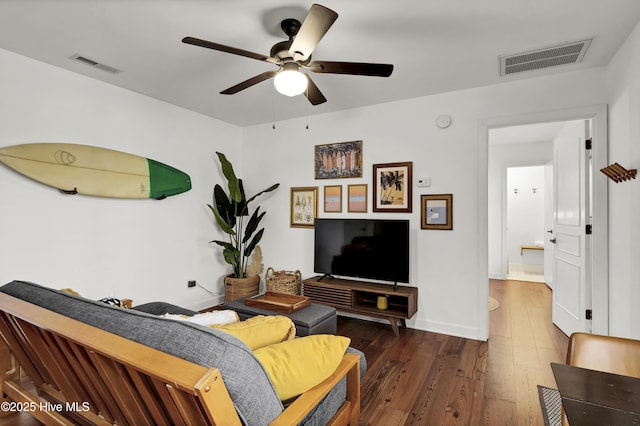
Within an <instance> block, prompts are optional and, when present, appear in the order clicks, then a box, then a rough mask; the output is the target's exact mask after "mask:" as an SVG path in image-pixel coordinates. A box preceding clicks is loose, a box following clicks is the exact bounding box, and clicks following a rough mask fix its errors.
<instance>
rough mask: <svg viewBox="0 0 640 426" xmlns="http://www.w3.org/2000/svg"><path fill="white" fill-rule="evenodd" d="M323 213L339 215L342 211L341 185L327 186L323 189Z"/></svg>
mask: <svg viewBox="0 0 640 426" xmlns="http://www.w3.org/2000/svg"><path fill="white" fill-rule="evenodd" d="M324 211H325V213H340V212H341V211H342V185H328V186H325V187H324Z"/></svg>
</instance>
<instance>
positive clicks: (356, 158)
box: [314, 141, 362, 179]
mask: <svg viewBox="0 0 640 426" xmlns="http://www.w3.org/2000/svg"><path fill="white" fill-rule="evenodd" d="M314 163H315V171H316V179H335V178H354V177H362V141H352V142H341V143H330V144H325V145H316V147H315V153H314Z"/></svg>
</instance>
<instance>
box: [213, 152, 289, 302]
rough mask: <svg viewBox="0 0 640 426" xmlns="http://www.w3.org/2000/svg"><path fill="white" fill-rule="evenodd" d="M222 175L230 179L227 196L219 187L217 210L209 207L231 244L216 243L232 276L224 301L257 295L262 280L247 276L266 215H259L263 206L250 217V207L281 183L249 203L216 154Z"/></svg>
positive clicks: (215, 197)
mask: <svg viewBox="0 0 640 426" xmlns="http://www.w3.org/2000/svg"><path fill="white" fill-rule="evenodd" d="M216 155H217V156H218V159H219V160H220V165H221V167H222V173H223V174H224V177H225V178H226V179H227V188H228V191H229V192H228V194H227V193H226V192H225V191H224V189H223V188H222V186H220V185H219V184H216V185H215V187H214V188H213V201H214V204H215V206H213V205H211V204H208V206H209V208H210V209H211V211H212V212H213V215H214V217H215V218H216V223H217V224H218V226H219V227H220V229H221V230H222V231H223V232H224V233H225V234H227V235H228V237H229V239H228V241H220V240H213V241H211V242H212V243H216V244H218V245H219V246H221V247H222V254H223V256H224V260H225V261H226V262H227V263H228V264H230V265H231V267H232V268H233V273H232V274H229V275H227V276H226V277H225V300H226V301H228V300H233V299H236V298H239V297H243V296H248V295H250V294H256V293H258V287H259V285H260V276H259V275H257V273H256V275H254V276H251V277H249V276H247V265H248V264H249V256H250V255H251V253H252V252H254V250H255V248H256V247H257V245H258V243H259V242H260V240H261V239H262V235H263V234H264V228H260V229H258V226H259V225H260V221H261V220H262V218H263V217H264V215H265V213H266V212H264V211H263V212H260V206H258V207H256V208H255V210H253V213H251V216H249V203H251V202H252V201H253V200H255V199H256V198H257V197H258V196H260V195H262V194H264V193H265V192H271V191H273V190H275V189H276V188H278V187H279V186H280V184H279V183H276V184H274V185H271V186H270V187H269V188H267V189H265V190H263V191H260V192H258V193H257V194H255V195H254V196H252V197H251V198H249V199H247V197H246V195H245V192H244V187H243V185H242V179H238V178H237V177H236V174H235V172H234V171H233V166H232V164H231V163H230V162H229V160H227V157H225V155H224V154H222V153H220V152H216Z"/></svg>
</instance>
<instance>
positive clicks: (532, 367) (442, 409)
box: [338, 280, 568, 426]
mask: <svg viewBox="0 0 640 426" xmlns="http://www.w3.org/2000/svg"><path fill="white" fill-rule="evenodd" d="M489 294H490V296H491V297H493V298H495V299H496V300H498V302H499V303H500V307H499V308H498V309H496V310H494V311H491V312H490V313H489V323H490V337H489V341H488V342H479V341H476V340H469V339H463V338H458V337H452V336H446V335H442V334H436V333H430V332H424V331H418V330H412V329H407V330H404V329H402V330H401V334H400V337H398V338H396V337H394V336H393V334H392V333H391V330H390V328H389V326H388V325H385V324H382V323H376V322H371V321H364V320H358V319H353V318H346V317H339V319H338V334H342V335H345V336H348V337H351V339H352V341H351V345H352V346H354V347H356V348H358V349H360V350H362V351H363V352H364V353H365V355H366V357H367V362H368V372H367V376H366V377H365V380H364V381H363V383H362V409H361V416H360V424H361V425H434V426H439V425H489V426H494V425H509V426H511V425H543V424H544V423H543V419H542V414H541V410H540V403H539V399H538V390H537V385H538V384H541V385H545V386H549V387H555V380H554V378H553V374H552V372H551V367H550V365H549V363H551V362H563V360H564V357H565V353H566V349H567V343H568V339H567V337H566V336H565V335H564V334H563V333H562V332H561V331H560V330H558V329H557V328H556V327H555V326H554V325H553V324H552V323H551V291H550V289H549V288H548V287H547V286H546V285H545V284H543V283H530V282H520V281H498V280H491V282H490V290H489Z"/></svg>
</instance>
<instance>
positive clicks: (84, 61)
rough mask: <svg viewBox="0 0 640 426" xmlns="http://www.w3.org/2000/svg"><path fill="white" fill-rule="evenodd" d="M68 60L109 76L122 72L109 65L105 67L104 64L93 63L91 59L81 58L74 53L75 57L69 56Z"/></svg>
mask: <svg viewBox="0 0 640 426" xmlns="http://www.w3.org/2000/svg"><path fill="white" fill-rule="evenodd" d="M69 59H73V60H74V61H78V62H80V63H81V64H85V65H89V66H90V67H93V68H96V69H99V70H100V71H106V72H108V73H111V74H118V73H120V72H122V71H121V70H119V69H117V68H113V67H110V66H109V65H105V64H101V63H100V62H98V61H95V60H93V59H91V58H87V57H86V56H82V55H80V54H78V53H76V54H75V55H73V56H71V57H70V58H69Z"/></svg>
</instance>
